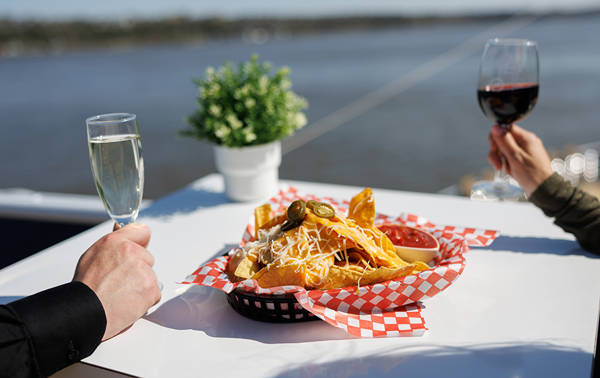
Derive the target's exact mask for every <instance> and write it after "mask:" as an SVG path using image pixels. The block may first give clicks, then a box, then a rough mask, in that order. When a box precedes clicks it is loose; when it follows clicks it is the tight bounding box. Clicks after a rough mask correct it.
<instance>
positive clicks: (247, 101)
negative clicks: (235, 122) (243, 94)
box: [244, 98, 256, 109]
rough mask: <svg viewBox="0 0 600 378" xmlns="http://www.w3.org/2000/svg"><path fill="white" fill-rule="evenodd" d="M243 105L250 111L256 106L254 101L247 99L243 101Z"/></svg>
mask: <svg viewBox="0 0 600 378" xmlns="http://www.w3.org/2000/svg"><path fill="white" fill-rule="evenodd" d="M244 105H246V107H247V108H248V109H252V108H253V107H254V105H256V101H255V100H254V99H253V98H247V99H246V101H244Z"/></svg>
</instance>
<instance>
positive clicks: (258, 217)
mask: <svg viewBox="0 0 600 378" xmlns="http://www.w3.org/2000/svg"><path fill="white" fill-rule="evenodd" d="M270 220H271V205H269V204H268V203H265V204H264V205H262V206H259V207H257V208H256V209H254V239H258V230H259V229H261V228H262V227H263V226H264V225H265V224H267V223H268V222H269V221H270Z"/></svg>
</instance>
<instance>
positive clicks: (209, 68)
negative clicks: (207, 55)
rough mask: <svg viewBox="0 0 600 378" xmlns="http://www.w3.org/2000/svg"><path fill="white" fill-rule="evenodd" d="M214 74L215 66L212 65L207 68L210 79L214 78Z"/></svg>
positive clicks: (207, 75)
mask: <svg viewBox="0 0 600 378" xmlns="http://www.w3.org/2000/svg"><path fill="white" fill-rule="evenodd" d="M214 74H215V69H214V68H212V67H208V68H207V69H206V77H207V78H208V79H212V77H213V75H214Z"/></svg>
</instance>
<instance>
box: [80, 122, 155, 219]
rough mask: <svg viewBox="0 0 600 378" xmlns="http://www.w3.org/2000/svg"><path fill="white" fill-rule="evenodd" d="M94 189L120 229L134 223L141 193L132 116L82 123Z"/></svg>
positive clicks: (139, 156)
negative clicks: (85, 127)
mask: <svg viewBox="0 0 600 378" xmlns="http://www.w3.org/2000/svg"><path fill="white" fill-rule="evenodd" d="M85 123H86V126H87V140H88V147H89V152H90V163H91V166H92V174H93V176H94V182H95V183H96V189H97V190H98V194H99V195H100V199H101V200H102V203H103V204H104V207H105V208H106V211H107V212H108V215H110V217H111V218H112V219H113V220H114V221H115V222H116V223H117V224H118V225H119V227H123V226H125V225H127V224H129V223H133V222H135V220H136V218H137V216H138V212H139V210H140V205H141V203H142V195H143V191H144V160H143V158H142V140H141V138H140V131H139V128H138V124H137V119H136V116H135V114H129V113H111V114H102V115H97V116H94V117H90V118H87V119H86V120H85Z"/></svg>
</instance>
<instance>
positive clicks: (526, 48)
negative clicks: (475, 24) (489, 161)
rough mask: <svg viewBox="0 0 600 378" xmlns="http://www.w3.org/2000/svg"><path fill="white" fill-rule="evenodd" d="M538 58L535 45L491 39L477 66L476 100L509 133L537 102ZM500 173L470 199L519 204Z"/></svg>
mask: <svg viewBox="0 0 600 378" xmlns="http://www.w3.org/2000/svg"><path fill="white" fill-rule="evenodd" d="M538 91H539V58H538V51H537V47H536V43H535V42H533V41H529V40H526V39H502V38H493V39H490V40H489V41H487V43H486V44H485V48H484V50H483V55H482V57H481V64H480V66H479V85H478V88H477V99H478V100H479V106H480V107H481V110H482V111H483V113H484V114H485V116H486V117H487V118H488V119H489V120H490V121H492V122H495V123H497V124H498V125H499V126H500V127H502V128H503V129H504V130H505V131H506V132H510V128H511V126H512V124H513V123H515V122H517V121H520V120H522V119H524V118H525V117H527V115H528V114H529V112H531V110H532V109H533V107H534V106H535V104H536V102H537V98H538ZM501 160H502V169H500V171H497V172H496V174H495V176H494V180H493V181H479V182H476V183H475V184H474V185H473V188H472V190H471V198H472V199H480V200H492V201H498V200H500V201H502V200H519V199H521V198H524V196H525V193H524V192H523V190H522V189H521V188H520V187H519V186H518V185H517V184H516V182H515V181H514V180H512V179H511V178H510V177H509V176H508V175H506V174H504V164H505V159H504V157H501Z"/></svg>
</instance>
